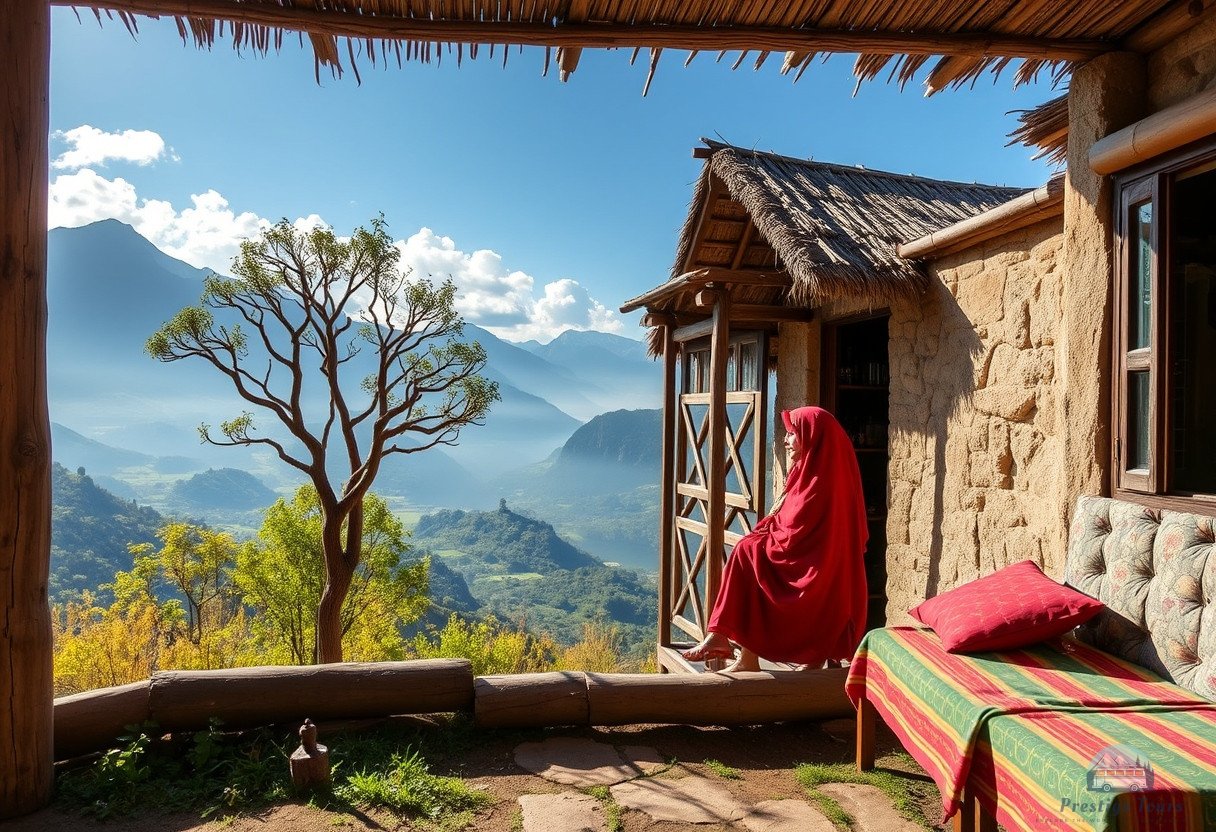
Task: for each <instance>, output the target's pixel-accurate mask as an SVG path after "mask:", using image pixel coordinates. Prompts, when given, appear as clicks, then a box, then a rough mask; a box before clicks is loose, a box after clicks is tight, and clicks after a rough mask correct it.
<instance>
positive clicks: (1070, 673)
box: [846, 497, 1216, 832]
mask: <svg viewBox="0 0 1216 832" xmlns="http://www.w3.org/2000/svg"><path fill="white" fill-rule="evenodd" d="M1214 523H1216V521H1214V520H1213V518H1210V517H1201V516H1198V515H1193V514H1185V513H1181V512H1171V511H1158V510H1154V509H1149V508H1145V507H1143V506H1139V505H1134V504H1131V503H1126V502H1121V501H1117V500H1110V499H1105V498H1097V497H1083V498H1081V499H1080V500H1079V501H1078V504H1077V508H1076V512H1075V514H1074V516H1073V521H1072V526H1071V529H1070V533H1069V548H1068V552H1067V556H1066V563H1065V575H1064V579H1065V583H1066V584H1068V585H1070V586H1072V587H1074V588H1075V589H1078V590H1080V591H1082V592H1084V593H1086V594H1088V595H1091V596H1093V597H1095V598H1097V599H1099V600H1100V601H1102V602H1103V603H1104V604H1105V605H1106V609H1104V610H1103V611H1102V612H1101V613H1100V614H1099V615H1098V616H1097V617H1096V618H1094V619H1093V620H1091V621H1090V622H1088V623H1086V624H1084V625H1082V626H1081V627H1078V628H1077V629H1076V630H1074V631H1073V633H1071V634H1069V635H1068V636H1065V637H1063V638H1059V639H1054V640H1050V641H1048V642H1043V643H1040V644H1035V645H1031V646H1029V647H1024V648H1021V649H1017V650H1005V651H1000V652H987V653H974V654H958V653H948V652H946V650H945V649H944V648H943V647H942V644H941V641H940V640H939V639H938V638H937V636H936V635H935V634H934V633H933V631H932V630H930V629H926V628H914V627H891V628H883V629H879V630H874V631H871V632H870V633H869V634H867V636H866V638H865V639H864V640H863V642H862V644H861V646H860V647H859V648H858V651H857V655H856V657H855V658H854V661H853V664H852V666H851V668H850V674H849V679H848V682H847V683H846V688H847V691H848V693H849V696H850V699H852V700H853V702H854V704H855V705H856V707H857V709H858V718H857V765H858V768H859V769H861V770H866V769H869V768H872V767H873V765H874V726H875V719H876V718H877V717H879V716H881V717H882V719H883V720H884V722H885V723H886V724H887V725H888V727H890V728H891V730H892V731H893V732H894V733H895V735H896V736H897V737H898V738H899V740H900V741H901V743H902V744H903V745H904V747H905V748H906V749H907V750H908V752H909V753H910V754H911V755H912V756H913V757H914V758H915V759H916V760H917V762H919V763H920V764H921V766H922V767H924V769H925V770H926V771H927V772H929V774H930V775H931V776H932V777H933V779H934V780H935V781H936V782H937V785H938V788H939V789H940V791H941V794H942V810H943V819H944V820H945V819H949V818H951V817H953V819H954V829H955V830H964V829H965V830H968V832H971V830H994V829H995V828H996V824H997V823H998V822H999V823H1001V824H1002V825H1003V826H1004V827H1005V828H1006V829H1010V830H1013V829H1027V830H1036V832H1037V830H1051V829H1095V830H1104V829H1111V830H1114V829H1119V830H1126V829H1132V830H1139V829H1180V830H1186V829H1211V828H1216V705H1214V704H1213V700H1216V604H1212V603H1211V602H1212V600H1213V599H1216V559H1211V555H1212V553H1213V551H1214V550H1216V535H1214V533H1213V526H1214Z"/></svg>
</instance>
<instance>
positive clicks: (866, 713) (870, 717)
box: [857, 695, 878, 771]
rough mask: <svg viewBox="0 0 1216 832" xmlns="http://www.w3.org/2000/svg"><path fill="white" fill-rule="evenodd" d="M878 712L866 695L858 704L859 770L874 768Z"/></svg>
mask: <svg viewBox="0 0 1216 832" xmlns="http://www.w3.org/2000/svg"><path fill="white" fill-rule="evenodd" d="M877 718H878V712H877V711H875V710H874V706H873V705H872V704H871V703H870V700H869V699H867V698H866V697H865V696H864V695H863V696H862V697H861V700H860V701H859V702H858V703H857V770H858V771H869V770H870V769H872V768H874V720H876V719H877Z"/></svg>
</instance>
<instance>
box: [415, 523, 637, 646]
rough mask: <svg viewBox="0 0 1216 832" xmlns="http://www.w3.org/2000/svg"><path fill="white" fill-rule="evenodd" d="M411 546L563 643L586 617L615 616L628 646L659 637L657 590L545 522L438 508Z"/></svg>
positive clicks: (489, 601) (489, 604)
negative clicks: (655, 630)
mask: <svg viewBox="0 0 1216 832" xmlns="http://www.w3.org/2000/svg"><path fill="white" fill-rule="evenodd" d="M411 543H412V544H413V546H414V547H415V548H416V549H418V550H423V551H427V552H429V553H430V554H431V562H432V564H435V563H442V564H444V565H445V566H447V567H449V568H450V569H452V570H453V571H455V572H457V573H459V574H460V575H462V576H463V577H464V579H465V581H466V582H467V583H468V586H469V589H470V590H471V592H472V595H473V596H474V597H475V598H476V599H477V600H478V601H479V602H480V603H481V604H482V607H481V612H483V613H484V612H491V613H493V614H494V615H496V616H497V617H498V618H499V619H501V620H504V621H509V622H514V623H522V624H523V625H525V626H526V627H527V628H528V629H529V630H530V631H532V632H534V633H548V634H549V635H550V636H551V637H552V638H553V639H554V640H555V641H557V642H558V643H559V644H567V645H568V644H572V643H574V642H576V641H578V640H579V639H580V638H581V637H582V629H583V624H585V623H588V622H591V621H597V620H598V621H603V620H604V619H605V618H606V619H607V620H608V622H609V623H615V624H616V625H617V626H618V629H619V631H620V633H621V635H622V641H623V643H624V645H625V647H626V650H627V651H628V652H632V653H634V654H635V655H636V654H637V653H638V652H639V651H646V650H649V649H650V647H649V645H651V644H653V642H654V618H655V614H654V607H655V603H656V599H657V595H656V592H657V590H656V589H655V588H654V587H653V586H652V585H650V584H648V583H647V582H645V581H643V580H642V579H641V578H639V577H638V575H637V573H635V572H633V571H630V570H628V569H619V568H613V567H610V566H607V565H605V564H603V563H601V562H600V561H598V560H596V559H595V558H594V557H592V556H591V555H589V554H587V553H586V552H584V551H582V550H581V549H579V548H577V547H575V546H572V545H571V544H570V543H569V542H567V541H566V540H564V539H563V538H562V537H561V536H560V535H559V534H557V532H556V531H554V529H553V527H552V526H550V525H549V524H548V523H546V522H544V521H541V520H537V519H535V518H532V517H528V516H526V515H523V514H520V513H518V512H516V511H512V510H511V509H509V508H508V507H507V505H506V502H505V501H502V502H501V503H500V504H499V508H498V510H496V511H477V512H465V511H440V512H436V513H435V514H430V515H426V516H424V517H422V518H421V519H420V520H419V521H418V525H417V526H416V527H415V528H414V533H413V538H412V540H411Z"/></svg>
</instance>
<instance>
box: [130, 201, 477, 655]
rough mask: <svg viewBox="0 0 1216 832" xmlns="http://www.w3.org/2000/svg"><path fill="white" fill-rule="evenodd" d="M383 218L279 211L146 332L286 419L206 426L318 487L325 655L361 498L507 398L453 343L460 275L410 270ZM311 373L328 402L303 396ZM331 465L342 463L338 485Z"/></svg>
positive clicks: (473, 350) (153, 346)
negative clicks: (322, 217)
mask: <svg viewBox="0 0 1216 832" xmlns="http://www.w3.org/2000/svg"><path fill="white" fill-rule="evenodd" d="M385 228H386V226H385V222H384V219H383V217H381V218H378V219H375V220H372V222H371V226H370V228H357V229H355V231H354V233H353V234H352V235H351V237H350V239H349V240H339V239H338V238H337V237H336V236H335V235H334V233H333V231H332V229H328V228H317V229H313V230H311V231H298V230H296V229H295V228H293V227H292V226H291V224H290V223H288V222H287V221H286V220H283V221H282V222H280V223H278V224H277V225H275V226H274V227H273V228H270V229H268V230H267V231H266V232H264V233H263V234H262V235H261V236H260V237H258V238H257V239H254V240H247V241H245V242H243V243H242V244H241V253H240V255H239V256H238V257H237V258H236V259H235V261H234V262H233V267H232V268H233V274H234V275H235V277H233V278H230V279H226V278H221V277H218V276H212V277H210V278H208V279H207V281H206V284H205V289H204V292H203V297H202V301H201V302H200V304H199V305H198V306H191V307H187V308H185V309H183V310H181V311H180V312H178V313H177V315H175V316H174V318H173V319H172V320H171V321H169V322H168V323H166V324H165V325H164V326H162V327H161V328H160V329H159V330H157V331H156V332H155V333H154V334H153V335H152V337H151V338H149V339H148V343H147V351H148V352H149V353H150V354H151V355H152V356H153V357H154V358H157V359H159V360H161V361H179V360H182V359H185V358H199V359H202V360H203V361H206V362H207V363H209V364H210V365H211V366H212V367H214V368H215V369H216V370H217V371H218V372H220V373H221V374H222V375H223V376H225V377H226V378H227V379H228V380H229V381H230V382H231V383H232V385H233V386H234V388H235V389H236V392H237V393H238V394H239V395H240V396H241V398H243V399H244V400H245V401H246V402H248V403H250V404H251V405H253V406H255V407H256V408H257V409H259V410H261V411H264V412H267V413H269V414H271V415H272V416H273V417H274V418H275V419H276V420H277V421H278V422H279V423H280V424H281V425H282V426H283V428H285V429H286V432H287V437H289V438H284V439H280V438H276V437H273V436H269V435H265V434H257V433H256V431H255V424H254V416H253V413H252V412H249V411H246V412H244V413H242V414H240V415H239V416H236V417H235V418H233V419H231V420H229V421H227V422H224V423H223V424H221V425H220V434H222V436H220V437H217V436H216V435H214V434H213V433H212V431H211V429H210V428H209V427H208V426H207V425H203V426H201V427H200V429H199V430H200V433H201V435H202V438H203V440H204V441H206V442H211V443H212V444H216V445H234V446H238V445H243V446H249V445H265V446H268V447H270V448H271V449H273V450H274V452H275V453H276V454H278V456H279V458H280V459H281V460H283V461H284V462H285V463H287V464H288V465H290V466H292V467H293V468H296V469H297V470H299V471H301V472H302V473H304V474H305V475H306V476H307V477H308V478H309V480H310V481H311V482H312V484H313V486H314V487H315V488H316V492H317V501H318V505H319V509H320V517H321V541H322V551H323V553H324V560H325V585H324V589H323V590H322V592H321V597H320V600H319V601H318V605H317V618H316V622H317V623H316V628H317V632H316V655H315V658H316V660H317V661H320V662H336V661H341V660H342V608H343V604H344V602H345V600H346V596H347V593H348V591H349V589H350V586H351V581H352V579H353V578H354V575H355V570H356V569H357V568H358V566H359V563H360V561H361V559H362V555H363V552H362V546H363V539H364V534H363V526H364V508H363V500H364V497H365V495H366V494H367V493H368V490H369V489H370V488H371V486H372V483H373V482H374V481H375V479H376V475H377V473H378V472H379V470H380V465H381V462H382V461H383V460H384V458H385V457H387V456H389V455H390V454H412V453H418V452H420V451H425V450H427V449H429V448H433V447H435V446H437V445H453V444H455V443H456V441H457V439H458V437H459V434H460V430H461V428H463V427H464V426H466V425H470V424H482V423H483V421H484V417H485V415H486V414H487V413H488V412H489V409H490V405H491V404H492V403H493V402H494V401H496V400H498V398H499V396H498V387H497V385H496V384H495V383H494V382H491V381H488V380H487V379H485V378H483V377H482V376H481V375H479V373H480V371H481V369H482V368H483V367H484V366H485V361H486V355H485V351H484V350H483V349H482V347H481V345H480V344H478V343H477V342H472V343H465V342H463V341H460V340H458V336H460V335H461V334H462V333H463V327H464V323H463V321H462V320H461V319H460V317H459V316H458V315H457V314H456V312H455V309H454V306H453V304H454V300H455V293H456V290H455V287H454V286H453V284H452V282H451V281H450V280H447V281H444V282H443V283H442V284H440V285H439V286H435V285H433V284H432V283H431V282H430V281H429V280H412V279H411V277H410V274H409V273H408V272H402V270H401V269H400V267H399V264H398V261H399V258H400V253H399V252H398V250H397V249H396V248H395V247H394V246H393V243H392V240H391V239H390V237H389V235H388V233H387V231H386V230H385ZM217 313H218V314H219V315H220V316H221V318H220V319H217V317H216V315H217ZM246 327H248V328H249V329H250V330H251V331H252V333H253V337H252V338H251V337H250V336H249V335H247V334H246ZM365 351H368V352H370V356H367V355H363V353H364V352H365ZM306 356H307V357H308V358H309V359H310V360H311V362H312V363H313V365H314V366H315V371H309V369H308V368H306V365H305V358H306ZM361 363H362V364H365V365H367V370H368V372H367V374H366V375H364V376H363V378H362V382H361V384H359V385H358V387H359V390H360V392H356V390H355V387H354V384H353V382H355V381H358V379H357V378H351V376H352V375H354V374H355V373H354V371H353V370H352V367H357V366H359V365H360V364H361ZM314 373H315V374H314ZM306 376H307V378H306ZM313 384H319V387H320V390H321V395H320V399H321V400H322V402H321V403H320V405H318V404H317V402H316V401H315V397H312V396H310V395H308V390H311V389H312V385H313ZM306 387H307V389H306ZM331 439H332V440H334V442H335V445H336V448H331V445H330V440H331ZM331 451H332V453H333V458H332V459H331ZM331 470H333V471H340V472H341V473H340V474H337V475H335V476H336V477H337V480H338V481H337V482H335V481H333V480H331Z"/></svg>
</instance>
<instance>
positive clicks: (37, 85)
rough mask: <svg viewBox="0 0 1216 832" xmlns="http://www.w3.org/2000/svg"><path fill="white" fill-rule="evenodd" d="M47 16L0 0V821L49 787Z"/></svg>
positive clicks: (34, 7) (41, 9)
mask: <svg viewBox="0 0 1216 832" xmlns="http://www.w3.org/2000/svg"><path fill="white" fill-rule="evenodd" d="M50 54H51V25H50V9H49V8H48V6H47V4H46V3H31V2H29V0H0V56H3V58H2V60H3V65H4V83H2V84H0V212H2V213H3V218H2V219H0V668H3V670H0V818H7V817H16V816H17V815H23V814H26V813H28V812H32V811H34V810H35V809H37V808H39V807H41V806H44V805H45V804H46V803H47V801H49V800H50V797H51V786H52V780H53V770H52V763H53V759H52V758H53V756H54V751H53V746H54V732H53V727H52V725H53V718H54V717H53V714H54V704H53V703H54V694H53V681H52V679H53V672H52V667H51V656H52V637H51V611H50V604H49V602H48V597H47V582H48V579H49V574H50V562H51V424H50V416H49V414H48V410H47V391H46V308H47V307H46V239H47V238H46V216H47V170H48V158H47V154H48V151H47V141H46V137H47V133H48V132H49V130H50V109H49V90H50Z"/></svg>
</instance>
